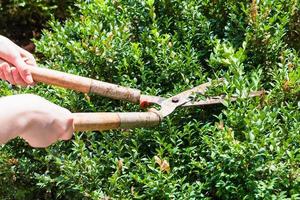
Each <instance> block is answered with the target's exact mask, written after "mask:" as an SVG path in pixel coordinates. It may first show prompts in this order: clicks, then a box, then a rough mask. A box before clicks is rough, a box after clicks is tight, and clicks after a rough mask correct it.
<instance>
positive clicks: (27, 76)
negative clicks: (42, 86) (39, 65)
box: [12, 56, 33, 84]
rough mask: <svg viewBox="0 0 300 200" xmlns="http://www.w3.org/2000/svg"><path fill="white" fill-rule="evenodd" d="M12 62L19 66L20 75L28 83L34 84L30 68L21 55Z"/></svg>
mask: <svg viewBox="0 0 300 200" xmlns="http://www.w3.org/2000/svg"><path fill="white" fill-rule="evenodd" d="M12 64H13V65H14V66H15V67H16V68H17V70H18V72H19V73H20V76H21V77H22V79H23V80H24V81H25V82H26V83H27V84H33V79H32V76H31V72H30V69H29V67H28V65H27V64H26V63H25V62H24V60H23V59H22V57H21V56H19V57H17V58H16V59H15V60H14V61H13V63H12Z"/></svg>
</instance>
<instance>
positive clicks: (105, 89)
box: [0, 58, 141, 103]
mask: <svg viewBox="0 0 300 200" xmlns="http://www.w3.org/2000/svg"><path fill="white" fill-rule="evenodd" d="M2 62H5V61H4V60H2V59H1V58H0V64H1V63H2ZM30 71H31V74H32V77H33V80H34V81H35V82H41V83H46V84H50V85H56V86H59V87H64V88H68V89H73V90H76V91H79V92H84V93H90V92H91V93H95V94H99V95H101V96H105V97H109V98H112V99H119V100H126V101H130V102H133V103H139V102H140V95H141V91H140V90H137V89H132V88H127V87H123V86H119V85H115V84H112V83H106V82H103V81H98V80H94V79H91V78H87V77H82V76H78V75H73V74H68V73H64V72H60V71H56V70H51V69H46V68H41V67H32V68H30Z"/></svg>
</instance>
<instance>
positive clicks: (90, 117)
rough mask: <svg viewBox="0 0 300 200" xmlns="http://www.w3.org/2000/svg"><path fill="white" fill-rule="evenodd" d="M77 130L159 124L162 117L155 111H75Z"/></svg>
mask: <svg viewBox="0 0 300 200" xmlns="http://www.w3.org/2000/svg"><path fill="white" fill-rule="evenodd" d="M73 117H74V130H75V131H103V130H110V129H129V128H141V127H152V126H157V125H159V123H160V121H161V118H160V116H159V115H158V114H157V113H155V112H124V113H109V112H103V113H73Z"/></svg>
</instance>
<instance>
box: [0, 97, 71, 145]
mask: <svg viewBox="0 0 300 200" xmlns="http://www.w3.org/2000/svg"><path fill="white" fill-rule="evenodd" d="M0 110H1V112H0V127H1V129H0V143H6V142H7V141H8V140H10V139H13V138H15V137H17V136H20V137H21V138H23V139H25V140H26V141H27V142H28V143H29V145H30V146H32V147H47V146H49V145H50V144H52V143H54V142H56V141H57V140H68V139H70V138H71V137H72V134H73V118H72V115H71V112H70V111H69V110H67V109H65V108H62V107H59V106H57V105H55V104H53V103H51V102H49V101H47V100H45V99H43V98H41V97H39V96H35V95H30V94H25V95H14V96H8V97H3V98H1V99H0Z"/></svg>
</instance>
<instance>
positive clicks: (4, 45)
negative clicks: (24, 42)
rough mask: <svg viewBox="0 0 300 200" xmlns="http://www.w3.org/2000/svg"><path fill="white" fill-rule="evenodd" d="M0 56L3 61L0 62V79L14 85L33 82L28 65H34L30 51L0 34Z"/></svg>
mask: <svg viewBox="0 0 300 200" xmlns="http://www.w3.org/2000/svg"><path fill="white" fill-rule="evenodd" d="M0 58H1V59H3V60H4V61H5V62H0V79H2V80H7V81H8V82H10V83H11V84H14V85H22V86H25V85H32V84H33V79H32V76H31V73H30V67H33V66H36V61H35V59H34V57H33V56H32V54H31V53H29V52H28V51H26V50H24V49H22V48H21V47H19V46H18V45H16V44H15V43H13V42H12V41H11V40H9V39H8V38H6V37H4V36H1V35H0ZM9 64H12V65H13V66H14V67H11V66H10V65H9Z"/></svg>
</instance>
